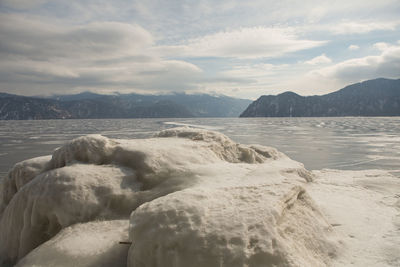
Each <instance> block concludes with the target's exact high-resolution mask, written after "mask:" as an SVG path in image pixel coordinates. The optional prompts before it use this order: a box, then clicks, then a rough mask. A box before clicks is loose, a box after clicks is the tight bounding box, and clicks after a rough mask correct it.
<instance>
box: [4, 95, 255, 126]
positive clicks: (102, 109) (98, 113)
mask: <svg viewBox="0 0 400 267" xmlns="http://www.w3.org/2000/svg"><path fill="white" fill-rule="evenodd" d="M250 103H251V101H250V100H246V99H237V98H232V97H227V96H211V95H206V94H195V95H188V94H170V95H140V94H118V95H101V94H95V93H91V92H83V93H80V94H75V95H55V96H52V97H48V98H43V97H27V96H18V95H11V94H6V93H0V119H1V120H25V119H88V118H92V119H94V118H167V117H168V118H179V117H180V118H185V117H237V116H239V114H240V113H241V112H242V111H243V110H244V109H245V108H246V107H247V106H248V105H249V104H250Z"/></svg>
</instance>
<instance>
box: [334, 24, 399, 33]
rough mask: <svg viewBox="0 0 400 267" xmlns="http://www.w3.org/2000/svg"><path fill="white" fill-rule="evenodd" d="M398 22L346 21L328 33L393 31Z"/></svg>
mask: <svg viewBox="0 0 400 267" xmlns="http://www.w3.org/2000/svg"><path fill="white" fill-rule="evenodd" d="M399 24H400V21H390V22H368V21H365V22H359V21H346V22H341V23H338V24H336V25H334V26H331V27H330V31H331V32H332V33H333V34H336V35H347V34H365V33H369V32H372V31H378V30H380V31H394V30H396V27H397V26H398V25H399Z"/></svg>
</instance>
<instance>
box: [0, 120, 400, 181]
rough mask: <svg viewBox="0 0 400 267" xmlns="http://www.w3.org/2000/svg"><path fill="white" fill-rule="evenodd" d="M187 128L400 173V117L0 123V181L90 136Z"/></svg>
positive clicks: (327, 163) (312, 165)
mask: <svg viewBox="0 0 400 267" xmlns="http://www.w3.org/2000/svg"><path fill="white" fill-rule="evenodd" d="M182 125H188V126H190V127H200V128H205V129H209V130H216V131H220V132H222V133H224V134H226V135H228V136H229V137H230V138H232V139H233V140H235V141H236V142H240V143H245V144H252V143H253V144H254V143H257V144H262V145H267V146H273V147H276V148H278V149H279V150H280V151H282V152H284V153H286V154H287V155H289V156H290V157H291V158H293V159H295V160H298V161H300V162H303V163H304V164H305V166H306V167H307V168H308V169H322V168H334V169H352V170H361V169H386V170H392V171H393V173H396V174H397V175H398V174H399V173H400V172H399V169H400V117H386V118H200V119H198V118H194V119H104V120H46V121H0V177H2V176H3V175H4V174H5V173H6V172H7V170H8V169H9V168H10V167H11V166H12V165H13V164H14V163H16V162H18V161H21V160H24V159H27V158H32V157H35V156H40V155H46V154H50V153H51V152H52V151H53V150H54V149H55V148H57V147H59V146H61V145H62V144H63V143H64V142H65V141H67V140H70V139H72V138H75V137H78V136H81V135H86V134H94V133H96V134H102V135H104V136H107V137H111V138H145V137H150V136H152V135H153V133H154V132H156V131H159V130H162V129H165V128H170V127H176V126H182Z"/></svg>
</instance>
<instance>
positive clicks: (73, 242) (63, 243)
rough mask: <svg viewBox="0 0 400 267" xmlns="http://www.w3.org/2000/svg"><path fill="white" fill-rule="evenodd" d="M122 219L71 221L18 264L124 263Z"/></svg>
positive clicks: (125, 227) (124, 225)
mask: <svg viewBox="0 0 400 267" xmlns="http://www.w3.org/2000/svg"><path fill="white" fill-rule="evenodd" d="M127 232H128V223H127V221H126V220H119V221H97V222H89V223H84V224H75V225H73V226H70V227H67V228H65V229H63V230H61V231H60V232H59V233H58V234H57V235H56V236H55V237H53V238H52V239H50V240H49V241H47V242H46V243H44V244H42V245H41V246H39V247H38V248H36V249H35V250H33V251H32V252H31V253H29V254H28V255H27V256H26V257H25V258H23V259H22V260H21V261H20V262H19V263H18V264H17V267H18V266H70V267H74V266H99V267H107V266H126V257H127V255H128V248H129V247H128V246H124V245H121V244H119V241H121V240H127V239H128V235H127Z"/></svg>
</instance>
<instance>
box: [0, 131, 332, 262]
mask: <svg viewBox="0 0 400 267" xmlns="http://www.w3.org/2000/svg"><path fill="white" fill-rule="evenodd" d="M312 180H313V175H312V174H311V173H310V172H308V171H307V170H306V169H304V167H303V165H302V164H301V163H298V162H295V161H292V160H291V159H289V158H288V157H286V156H285V155H284V154H282V153H280V152H278V151H276V150H275V149H273V148H269V147H264V146H257V145H254V146H246V145H241V144H237V143H235V142H233V141H232V140H230V139H229V138H228V137H226V136H224V135H222V134H220V133H217V132H212V131H207V130H200V129H191V128H187V127H181V128H174V129H169V130H165V131H162V132H160V133H158V134H157V135H155V136H154V138H149V139H133V140H122V139H119V140H116V139H115V140H112V139H108V138H106V137H103V136H99V135H90V136H84V137H80V138H77V139H74V140H72V141H70V142H68V143H67V144H65V145H64V146H62V147H61V148H59V149H57V150H56V151H55V152H54V153H53V155H52V156H51V158H50V157H41V158H36V159H31V160H28V161H25V162H22V163H19V164H17V165H16V166H14V168H13V169H12V170H11V171H10V172H9V174H8V176H7V177H6V178H4V179H2V180H1V181H0V195H1V198H0V263H2V264H3V265H4V266H6V265H8V264H10V265H11V264H15V263H16V262H18V261H19V263H18V264H19V266H34V265H36V266H55V265H56V266H71V264H72V263H77V264H76V266H99V264H100V263H101V264H105V265H107V264H106V263H109V262H119V263H121V264H120V265H125V264H127V266H259V265H263V266H264V265H267V266H268V265H271V266H272V265H277V266H324V265H326V264H328V263H329V262H330V261H331V259H332V258H334V257H335V255H336V254H337V251H338V249H337V246H338V245H337V244H338V243H337V241H336V236H335V234H334V233H333V232H332V227H331V226H330V224H329V223H328V222H327V221H326V220H325V219H324V216H323V215H322V214H321V213H320V212H319V209H318V207H317V206H316V205H315V204H314V202H313V201H312V200H311V198H310V197H309V195H308V194H307V192H306V191H305V189H304V187H305V185H306V184H307V183H308V182H310V181H312ZM129 221H130V223H129ZM123 222H125V225H129V230H128V229H126V226H123V225H124V223H123ZM124 227H125V228H124ZM128 233H129V240H130V241H131V242H132V243H133V244H132V246H129V245H128V246H127V245H120V244H118V242H117V241H118V239H119V241H126V240H124V239H125V238H126V237H125V236H128ZM124 235H125V236H124ZM95 243H98V244H97V245H96V246H95V247H94V248H91V246H92V244H95ZM121 246H122V247H121ZM128 248H129V252H128V255H126V250H127V249H128ZM124 249H125V250H124ZM24 257H25V258H24ZM22 258H24V259H22ZM117 258H118V259H117ZM21 259H22V260H21ZM119 263H118V264H117V265H119ZM72 265H73V264H72Z"/></svg>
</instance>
